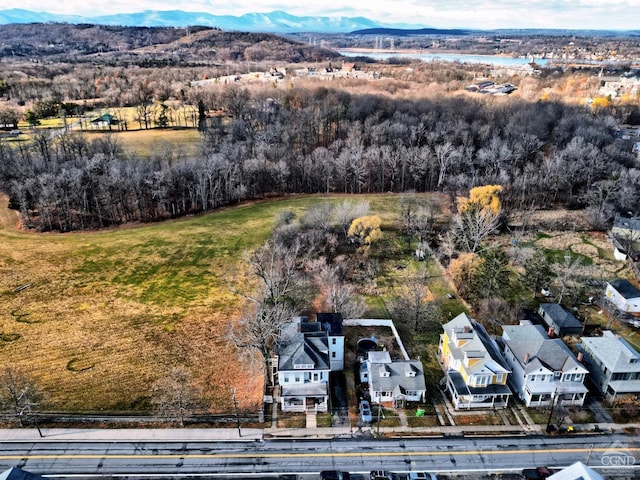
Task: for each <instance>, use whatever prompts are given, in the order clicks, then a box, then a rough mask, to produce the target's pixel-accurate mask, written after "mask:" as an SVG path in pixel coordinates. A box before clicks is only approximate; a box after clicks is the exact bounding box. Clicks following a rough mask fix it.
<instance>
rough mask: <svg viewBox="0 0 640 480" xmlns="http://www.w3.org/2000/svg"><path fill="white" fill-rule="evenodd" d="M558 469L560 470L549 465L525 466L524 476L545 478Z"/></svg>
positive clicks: (537, 479) (540, 479)
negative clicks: (548, 466)
mask: <svg viewBox="0 0 640 480" xmlns="http://www.w3.org/2000/svg"><path fill="white" fill-rule="evenodd" d="M557 471H558V470H554V469H551V468H547V467H536V468H525V469H524V470H522V476H523V477H524V478H525V479H526V480H544V479H545V478H548V477H550V476H551V475H553V474H554V473H556V472H557Z"/></svg>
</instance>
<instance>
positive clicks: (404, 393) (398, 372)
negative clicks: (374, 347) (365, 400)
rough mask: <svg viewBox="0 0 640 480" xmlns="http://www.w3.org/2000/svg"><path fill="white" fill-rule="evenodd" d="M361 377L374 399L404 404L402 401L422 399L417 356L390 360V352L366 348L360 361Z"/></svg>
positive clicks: (376, 401) (421, 377) (421, 376)
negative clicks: (364, 358)
mask: <svg viewBox="0 0 640 480" xmlns="http://www.w3.org/2000/svg"><path fill="white" fill-rule="evenodd" d="M360 381H361V382H362V383H368V384H369V398H370V400H371V402H373V403H392V404H393V406H394V407H403V406H404V405H405V402H424V400H425V398H426V392H427V387H426V383H425V380H424V370H423V367H422V362H421V361H420V360H392V359H391V355H389V352H388V351H386V350H384V351H373V352H367V358H366V360H364V361H363V362H361V363H360Z"/></svg>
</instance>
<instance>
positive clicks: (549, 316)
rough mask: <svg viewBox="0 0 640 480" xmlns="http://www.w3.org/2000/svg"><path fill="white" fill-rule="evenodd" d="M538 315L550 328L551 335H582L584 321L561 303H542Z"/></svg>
mask: <svg viewBox="0 0 640 480" xmlns="http://www.w3.org/2000/svg"><path fill="white" fill-rule="evenodd" d="M538 315H540V316H541V317H542V320H544V323H545V324H546V325H547V328H548V329H549V332H550V336H553V335H554V334H555V335H558V336H560V337H563V336H565V335H581V334H582V323H581V322H580V320H578V319H577V318H576V317H575V316H574V315H573V314H572V313H571V312H570V311H569V310H567V308H566V307H565V306H564V305H561V304H559V303H541V304H540V306H539V307H538Z"/></svg>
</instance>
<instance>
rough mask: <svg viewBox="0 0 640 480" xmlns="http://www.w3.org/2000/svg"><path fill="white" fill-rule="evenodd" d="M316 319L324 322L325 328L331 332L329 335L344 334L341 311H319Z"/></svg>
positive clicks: (321, 322)
mask: <svg viewBox="0 0 640 480" xmlns="http://www.w3.org/2000/svg"><path fill="white" fill-rule="evenodd" d="M316 320H317V321H318V323H320V324H322V326H323V329H324V330H327V331H328V332H329V335H342V334H343V330H342V314H341V313H318V314H317V315H316Z"/></svg>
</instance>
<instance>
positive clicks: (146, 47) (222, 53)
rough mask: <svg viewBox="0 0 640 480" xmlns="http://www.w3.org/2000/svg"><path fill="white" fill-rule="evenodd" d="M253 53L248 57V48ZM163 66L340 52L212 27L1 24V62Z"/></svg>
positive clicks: (305, 57)
mask: <svg viewBox="0 0 640 480" xmlns="http://www.w3.org/2000/svg"><path fill="white" fill-rule="evenodd" d="M248 49H250V51H251V53H250V54H248V53H247V50H248ZM131 55H134V56H138V57H143V58H145V59H147V60H149V59H151V58H152V59H153V60H155V62H156V63H157V62H158V61H159V60H163V59H164V60H165V62H164V64H174V65H175V64H184V63H190V64H203V63H207V62H210V61H216V60H217V61H226V60H237V61H244V60H256V59H257V58H256V57H257V56H260V58H259V59H258V60H270V61H286V62H297V61H316V60H319V59H330V58H335V57H337V56H338V54H337V53H335V52H332V51H329V50H325V49H320V48H316V47H313V46H309V45H305V44H304V43H301V42H298V41H295V40H291V39H286V38H283V37H280V36H277V35H273V34H266V33H247V32H225V31H222V30H219V29H215V28H210V27H187V28H173V27H125V26H106V25H92V24H79V25H72V24H67V23H28V24H9V25H0V59H2V58H11V59H12V60H17V59H19V58H25V59H29V60H36V59H46V60H47V61H51V62H73V63H77V62H81V63H83V62H90V63H93V64H95V63H108V64H113V63H114V62H116V63H117V61H118V59H123V58H127V59H128V61H131V58H130V56H131Z"/></svg>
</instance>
